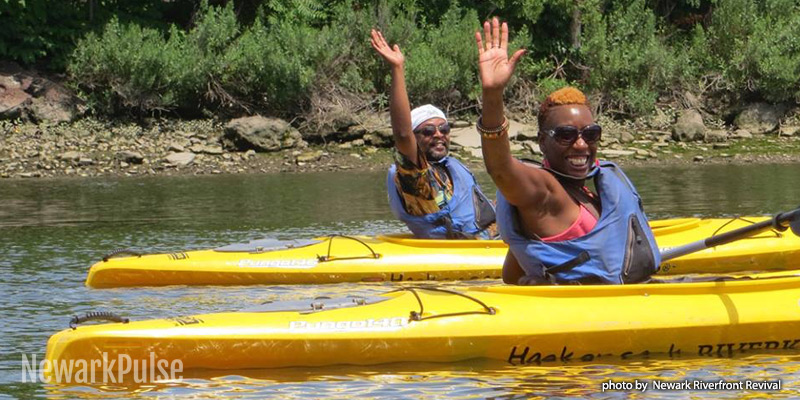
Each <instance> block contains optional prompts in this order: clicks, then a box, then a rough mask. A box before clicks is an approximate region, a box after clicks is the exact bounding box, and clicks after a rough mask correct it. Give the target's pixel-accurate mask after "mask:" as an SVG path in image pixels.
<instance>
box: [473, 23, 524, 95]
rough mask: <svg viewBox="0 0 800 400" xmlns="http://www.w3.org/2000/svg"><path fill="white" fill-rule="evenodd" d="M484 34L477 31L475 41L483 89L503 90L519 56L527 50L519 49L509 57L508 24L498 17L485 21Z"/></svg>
mask: <svg viewBox="0 0 800 400" xmlns="http://www.w3.org/2000/svg"><path fill="white" fill-rule="evenodd" d="M483 35H484V36H485V40H484V38H481V33H480V32H475V41H476V42H477V43H478V55H479V57H478V70H479V71H480V76H481V85H482V87H483V90H490V91H491V90H503V89H504V88H505V87H506V84H508V81H509V79H511V75H512V74H513V73H514V68H515V67H516V66H517V62H518V61H519V58H520V57H522V55H523V54H524V53H525V50H517V51H516V52H515V53H514V55H512V56H511V58H510V59H509V58H508V24H506V23H505V22H503V24H502V25H501V24H500V21H499V20H498V19H497V17H495V18H492V23H491V24H489V21H486V22H484V23H483Z"/></svg>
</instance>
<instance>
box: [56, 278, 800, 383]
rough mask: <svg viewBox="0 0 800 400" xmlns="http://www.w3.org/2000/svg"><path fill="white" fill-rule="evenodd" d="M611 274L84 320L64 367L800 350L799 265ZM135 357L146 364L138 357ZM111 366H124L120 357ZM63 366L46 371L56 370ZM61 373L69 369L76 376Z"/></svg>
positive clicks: (518, 361) (60, 353)
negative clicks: (597, 279)
mask: <svg viewBox="0 0 800 400" xmlns="http://www.w3.org/2000/svg"><path fill="white" fill-rule="evenodd" d="M729 278H732V279H730V280H724V279H720V278H717V280H716V281H708V282H692V283H649V284H634V285H612V286H571V285H568V286H539V287H519V286H485V287H476V288H471V289H463V290H460V289H455V290H448V289H444V288H436V287H403V288H400V289H397V290H395V291H392V292H388V293H384V294H380V295H372V296H365V297H343V298H333V299H330V298H327V299H314V300H307V301H287V302H276V303H268V304H264V305H262V306H260V308H259V309H257V310H250V311H247V312H229V313H217V314H204V315H193V316H187V317H181V318H170V319H155V320H146V321H136V322H128V323H111V324H102V325H78V326H77V327H75V329H67V330H64V331H61V332H59V333H57V334H55V335H53V336H52V337H51V338H50V340H49V341H48V343H47V352H46V360H47V361H48V362H49V365H53V366H54V367H53V368H61V367H59V366H66V365H69V364H70V362H71V360H73V363H74V360H85V362H86V363H89V364H90V365H91V363H92V362H95V361H97V363H98V365H99V363H100V360H102V359H103V357H104V355H105V357H106V358H107V360H109V361H113V360H118V359H120V358H127V360H128V364H127V365H138V366H140V367H144V366H146V365H149V364H148V363H152V362H162V363H163V365H171V366H174V365H178V361H177V360H179V363H180V366H181V367H182V368H183V369H184V370H188V369H195V368H208V369H242V368H274V367H308V366H327V365H334V364H356V365H370V364H380V363H390V362H408V361H410V362H455V361H460V360H468V359H474V358H486V359H494V360H501V361H504V362H507V363H509V364H513V365H523V364H553V365H561V364H562V363H570V362H612V361H616V360H625V359H637V358H639V357H643V356H658V355H660V356H661V357H697V356H700V357H729V356H734V355H739V354H753V353H757V352H765V351H766V352H773V351H774V352H781V351H784V352H789V351H797V350H800V308H799V307H800V306H798V299H800V275H798V273H797V272H795V271H784V272H773V273H764V274H751V275H740V276H738V277H729ZM131 361H132V362H133V363H134V364H131ZM110 368H114V367H113V366H111V367H110ZM57 372H58V371H54V370H51V371H49V372H48V371H46V375H47V376H50V377H51V379H52V378H53V377H55V376H56V373H57ZM64 373H65V372H63V371H62V372H61V374H62V376H61V378H60V379H61V381H62V382H63V380H64V379H65V376H64V375H63V374H64Z"/></svg>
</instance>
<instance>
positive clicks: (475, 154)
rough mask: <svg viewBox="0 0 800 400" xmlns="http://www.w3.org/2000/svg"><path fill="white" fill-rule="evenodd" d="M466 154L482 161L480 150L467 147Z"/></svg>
mask: <svg viewBox="0 0 800 400" xmlns="http://www.w3.org/2000/svg"><path fill="white" fill-rule="evenodd" d="M467 152H469V154H470V155H471V156H473V157H475V158H480V159H483V150H481V149H480V148H476V147H468V148H467Z"/></svg>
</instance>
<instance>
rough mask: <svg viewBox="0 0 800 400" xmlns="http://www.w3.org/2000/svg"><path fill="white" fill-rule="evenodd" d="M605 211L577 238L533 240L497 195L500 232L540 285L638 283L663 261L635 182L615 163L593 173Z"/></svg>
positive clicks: (528, 274)
mask: <svg viewBox="0 0 800 400" xmlns="http://www.w3.org/2000/svg"><path fill="white" fill-rule="evenodd" d="M590 176H593V177H594V182H595V187H596V188H597V192H598V194H599V195H600V201H601V208H602V210H601V212H600V218H599V219H598V221H597V225H595V227H594V229H592V230H591V232H589V233H587V234H586V235H583V236H581V237H579V238H575V239H570V240H565V241H559V242H543V241H541V240H536V239H529V238H527V237H526V236H525V235H524V234H523V231H522V229H521V227H520V224H519V215H518V212H517V209H516V207H514V206H512V205H511V204H509V203H508V201H507V200H506V199H505V198H504V197H503V195H502V194H501V193H500V192H499V191H498V193H497V227H498V230H499V231H500V236H501V237H502V238H503V241H504V242H506V243H507V244H508V246H509V248H510V250H511V252H512V253H513V254H514V256H515V257H516V259H517V261H518V262H519V265H520V267H522V269H523V270H524V271H525V274H526V277H525V279H526V280H528V281H529V282H530V279H529V277H530V278H532V280H533V282H536V283H547V282H549V283H612V284H621V283H635V282H641V281H644V280H646V279H647V278H648V277H649V276H650V275H652V274H653V273H655V272H656V270H657V269H658V265H659V264H660V263H661V255H660V253H659V251H658V246H657V245H656V241H655V238H654V237H653V232H652V231H651V230H650V225H649V224H648V221H647V217H646V216H645V214H644V210H643V208H642V201H641V198H640V197H639V194H638V193H637V192H636V189H635V188H634V187H633V184H632V183H631V182H630V180H629V179H628V177H627V176H625V174H624V173H623V172H622V170H621V169H620V168H619V167H618V166H617V165H616V164H614V163H611V162H602V163H600V166H599V167H597V168H595V169H594V170H593V171H592V174H590Z"/></svg>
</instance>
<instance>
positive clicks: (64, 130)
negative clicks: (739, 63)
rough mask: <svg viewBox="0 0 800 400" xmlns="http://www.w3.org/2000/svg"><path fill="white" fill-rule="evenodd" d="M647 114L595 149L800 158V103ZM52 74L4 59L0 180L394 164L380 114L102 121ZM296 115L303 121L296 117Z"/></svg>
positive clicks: (468, 131)
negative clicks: (286, 118) (291, 119)
mask: <svg viewBox="0 0 800 400" xmlns="http://www.w3.org/2000/svg"><path fill="white" fill-rule="evenodd" d="M681 97H682V99H683V100H682V101H681V104H669V103H662V104H659V106H658V108H657V109H656V110H655V112H654V113H652V114H651V115H650V116H648V117H643V118H637V119H635V120H623V121H620V120H618V119H612V118H608V117H607V116H606V115H604V114H602V113H600V117H599V118H598V123H599V124H600V125H602V126H603V128H604V134H603V141H602V143H601V146H600V151H599V153H600V154H599V157H600V158H605V159H613V160H615V161H617V162H618V163H620V164H623V165H625V164H628V165H630V164H644V165H646V164H654V165H671V164H685V163H748V162H764V163H778V162H784V163H785V162H798V161H800V108H798V107H797V104H793V105H781V104H776V105H770V104H766V103H752V104H745V105H740V106H735V107H734V106H729V107H727V108H726V107H718V106H715V107H712V105H713V104H715V102H714V101H713V100H714V99H711V98H708V99H706V98H703V97H702V96H696V95H694V94H692V93H684V94H683V95H682V96H681ZM86 113H87V107H85V105H84V104H83V103H82V102H81V100H80V99H79V98H77V97H76V96H75V95H74V94H73V93H72V92H71V91H70V90H68V89H67V88H66V87H64V86H63V85H62V84H61V83H60V79H59V78H58V77H53V76H43V75H40V74H38V73H37V72H35V71H26V70H23V69H21V68H20V67H19V66H17V65H15V64H13V63H3V62H0V179H26V178H58V177H71V176H73V177H74V176H77V177H90V176H141V175H204V174H241V173H279V172H305V171H339V170H384V169H385V168H386V167H387V165H389V164H390V163H391V162H392V159H393V155H392V146H393V142H392V131H391V127H390V124H389V116H388V114H387V113H385V112H384V113H374V112H370V111H363V110H362V111H361V112H359V113H354V112H348V111H347V110H346V109H344V108H342V109H335V110H326V111H325V112H324V113H322V114H320V115H316V117H315V118H312V119H311V120H313V121H315V122H313V123H312V122H311V120H307V121H305V122H299V123H297V122H294V123H290V122H287V121H284V120H280V119H276V118H265V117H261V116H249V117H243V118H236V119H232V120H227V121H222V120H218V119H205V120H184V119H156V118H143V119H137V120H133V121H123V120H120V119H115V120H110V121H103V120H98V119H95V118H92V117H89V116H87V115H86ZM507 116H508V118H509V119H510V120H511V122H512V123H511V129H510V131H509V138H510V139H511V148H512V152H514V153H515V155H517V156H518V157H523V158H534V159H535V158H540V156H541V152H540V151H539V148H538V145H537V143H536V132H537V131H538V127H537V126H536V118H535V116H534V115H533V114H532V113H530V112H521V111H519V110H517V111H516V112H515V111H514V110H509V111H508V114H507ZM450 117H451V119H452V120H451V123H452V125H453V127H454V129H453V131H452V133H451V139H452V143H453V144H452V146H451V150H452V152H453V154H454V155H456V156H457V157H459V158H461V159H462V160H464V161H465V162H466V163H467V164H470V165H472V166H474V167H477V168H482V166H483V161H482V155H481V149H480V138H479V136H478V134H477V132H476V130H475V127H474V122H475V121H474V119H475V116H474V115H469V114H468V115H454V116H453V115H451V116H450ZM301 121H302V118H301Z"/></svg>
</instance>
